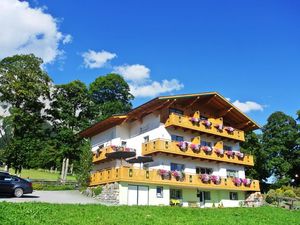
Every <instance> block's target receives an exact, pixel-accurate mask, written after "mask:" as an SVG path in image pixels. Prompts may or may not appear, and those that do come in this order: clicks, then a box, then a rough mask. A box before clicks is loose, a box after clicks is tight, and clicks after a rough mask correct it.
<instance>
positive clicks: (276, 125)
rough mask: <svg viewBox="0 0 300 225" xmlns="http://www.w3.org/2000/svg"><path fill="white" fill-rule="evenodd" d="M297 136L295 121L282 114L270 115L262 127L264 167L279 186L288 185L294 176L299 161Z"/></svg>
mask: <svg viewBox="0 0 300 225" xmlns="http://www.w3.org/2000/svg"><path fill="white" fill-rule="evenodd" d="M298 135H299V133H298V128H297V124H296V121H295V120H294V119H293V118H292V117H291V116H288V115H286V114H284V113H283V112H275V113H273V114H271V115H270V117H269V118H268V122H267V124H266V125H265V126H264V127H263V139H262V140H263V151H265V152H266V153H267V154H268V157H267V159H266V165H267V166H268V168H269V169H270V172H271V174H272V175H274V176H275V177H276V178H277V183H278V185H279V186H280V185H282V184H288V183H289V182H290V181H291V179H292V177H293V175H294V174H293V167H294V165H295V164H297V162H298V161H299V155H298V154H299V152H298V151H297V145H296V139H297V136H298Z"/></svg>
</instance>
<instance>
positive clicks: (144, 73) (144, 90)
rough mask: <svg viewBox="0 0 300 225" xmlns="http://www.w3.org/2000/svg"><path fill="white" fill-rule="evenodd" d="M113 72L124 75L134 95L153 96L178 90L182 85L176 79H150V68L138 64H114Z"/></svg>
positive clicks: (141, 96)
mask: <svg viewBox="0 0 300 225" xmlns="http://www.w3.org/2000/svg"><path fill="white" fill-rule="evenodd" d="M113 72H114V73H118V74H120V75H121V76H123V77H124V79H125V80H126V81H127V82H128V83H129V86H130V91H131V93H132V94H133V95H134V96H135V97H140V98H146V97H155V96H157V95H160V94H162V93H168V92H172V91H178V90H180V89H182V88H183V87H184V85H183V84H182V83H180V82H179V81H178V80H177V79H171V80H162V81H153V80H151V77H150V72H151V71H150V69H149V68H148V67H146V66H144V65H140V64H133V65H127V64H126V65H122V66H116V67H114V71H113Z"/></svg>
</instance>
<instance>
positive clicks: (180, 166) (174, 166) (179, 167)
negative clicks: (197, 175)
mask: <svg viewBox="0 0 300 225" xmlns="http://www.w3.org/2000/svg"><path fill="white" fill-rule="evenodd" d="M171 170H172V171H174V170H177V171H184V164H177V163H171Z"/></svg>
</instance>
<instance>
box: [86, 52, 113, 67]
mask: <svg viewBox="0 0 300 225" xmlns="http://www.w3.org/2000/svg"><path fill="white" fill-rule="evenodd" d="M82 57H83V62H84V66H85V67H86V68H90V69H94V68H101V67H103V66H104V65H105V64H106V63H107V62H108V61H109V60H112V59H113V58H115V57H117V55H116V54H115V53H111V52H107V51H104V50H102V51H101V52H96V51H93V50H89V51H87V52H84V53H83V54H82Z"/></svg>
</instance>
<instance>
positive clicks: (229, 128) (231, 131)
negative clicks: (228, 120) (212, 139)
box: [225, 127, 234, 133]
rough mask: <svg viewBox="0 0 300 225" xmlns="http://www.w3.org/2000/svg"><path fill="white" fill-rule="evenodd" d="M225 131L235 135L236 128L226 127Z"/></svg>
mask: <svg viewBox="0 0 300 225" xmlns="http://www.w3.org/2000/svg"><path fill="white" fill-rule="evenodd" d="M225 130H227V131H228V132H229V133H233V131H234V128H233V127H226V128H225Z"/></svg>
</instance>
